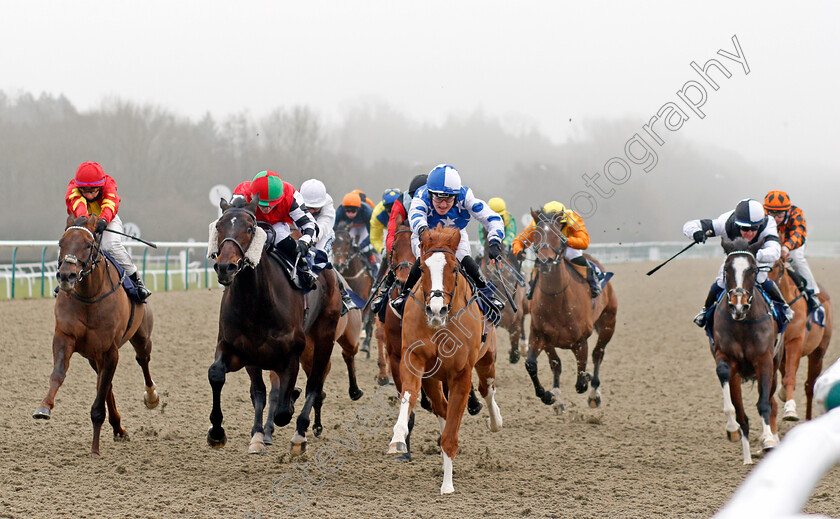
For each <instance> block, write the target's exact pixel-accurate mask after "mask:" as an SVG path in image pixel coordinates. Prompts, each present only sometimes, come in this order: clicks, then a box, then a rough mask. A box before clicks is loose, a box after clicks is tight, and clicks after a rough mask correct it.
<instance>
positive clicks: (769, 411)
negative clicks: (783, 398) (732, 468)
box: [756, 352, 779, 451]
mask: <svg viewBox="0 0 840 519" xmlns="http://www.w3.org/2000/svg"><path fill="white" fill-rule="evenodd" d="M770 355H772V352H769V353H768V354H767V355H766V356H767V357H769V356H770ZM763 364H764V365H761V366H759V367H758V369H757V370H756V371H757V374H758V403H757V404H756V408H757V409H758V414H759V415H760V416H761V420H762V422H763V430H762V431H761V448H762V449H763V450H765V451H767V450H770V449H772V448H773V447H775V446H776V445H778V443H779V440H778V437H777V434H776V433H777V432H778V427H777V425H776V410H777V408H776V401H775V399H774V398H773V393H774V392H775V391H776V367H775V366H774V365H773V359H772V358H769V359H763Z"/></svg>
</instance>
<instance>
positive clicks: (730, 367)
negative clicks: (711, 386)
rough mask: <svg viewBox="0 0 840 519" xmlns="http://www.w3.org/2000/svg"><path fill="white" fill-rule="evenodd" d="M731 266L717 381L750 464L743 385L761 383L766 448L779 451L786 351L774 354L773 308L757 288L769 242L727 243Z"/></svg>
mask: <svg viewBox="0 0 840 519" xmlns="http://www.w3.org/2000/svg"><path fill="white" fill-rule="evenodd" d="M722 245H723V250H724V251H725V252H726V261H725V262H724V265H723V272H724V280H725V282H726V292H725V294H724V297H723V300H722V301H721V302H720V304H718V305H717V308H715V313H714V322H713V324H712V336H713V339H714V350H713V352H712V354H713V355H714V357H715V364H716V365H717V376H718V380H720V384H721V387H722V389H723V413H724V415H725V416H726V433H727V437H728V438H729V440H730V441H738V439H739V438H740V440H741V447H742V450H743V454H744V465H749V464H751V463H752V456H751V455H750V442H749V436H750V426H749V419H748V418H747V415H746V413H745V412H744V402H743V400H742V399H741V384H742V382H743V381H746V380H756V379H757V380H758V404H757V405H756V407H757V408H758V414H759V415H761V419H762V421H763V422H764V423H763V426H764V427H763V431H762V434H761V442H762V448H763V449H765V450H768V449H771V448H773V447H775V446H776V444H777V443H778V441H779V436H778V429H777V427H776V408H777V406H776V400H775V399H774V398H772V396H773V393H774V392H775V391H776V369H778V367H779V359H780V358H781V348H779V351H774V344H775V343H776V336H777V335H778V332H777V330H778V328H777V325H776V320H775V319H773V317H772V315H771V312H770V305H769V304H768V303H767V302H766V301H765V300H764V297H763V296H762V295H761V293H760V292H759V290H758V287H756V281H755V280H756V275H757V273H758V266H757V263H756V259H755V253H756V251H757V250H758V249H760V248H761V246H762V245H763V242H757V243H755V244H753V245H749V246H748V245H747V241H746V240H744V239H743V238H737V239H735V240H734V241H729V240H726V239H724V240H723V241H722Z"/></svg>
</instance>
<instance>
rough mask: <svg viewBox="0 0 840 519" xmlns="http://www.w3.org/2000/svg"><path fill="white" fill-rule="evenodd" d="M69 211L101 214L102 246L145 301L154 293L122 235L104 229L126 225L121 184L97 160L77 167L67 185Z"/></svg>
mask: <svg viewBox="0 0 840 519" xmlns="http://www.w3.org/2000/svg"><path fill="white" fill-rule="evenodd" d="M64 203H65V205H66V206H67V214H68V215H73V216H75V217H77V218H78V217H80V216H98V217H99V221H98V222H97V223H96V230H97V231H98V232H99V233H101V236H102V237H101V238H100V242H99V246H100V248H101V249H102V250H103V251H105V252H107V253H108V254H110V255H111V257H112V258H114V261H116V262H117V263H119V264H120V266H121V267H122V268H123V269H125V273H126V275H128V277H129V278H131V281H132V282H133V283H134V285H135V286H136V287H137V296H138V298H139V299H140V300H141V301H144V300H145V299H146V298H147V297H149V296H150V295H151V294H152V293H151V292H149V290H148V289H147V288H146V287H145V286H144V285H143V281H142V280H141V279H140V276H139V275H138V274H137V266H136V265H134V262H133V261H132V260H131V256H130V255H129V254H128V251H127V250H126V249H125V245H123V243H122V239H121V238H120V235H119V234H115V233H113V232H103V231H105V229H109V230H112V231H115V232H117V233H122V232H123V224H122V220H120V217H119V216H118V215H117V211H118V210H119V208H120V197H119V195H117V183H116V182H115V181H114V179H113V178H112V177H111V176H110V175H106V174H105V171H104V170H103V169H102V166H100V165H99V164H98V163H96V162H83V163H82V164H80V165H79V167H78V169H77V170H76V175H75V176H74V177H73V178H72V179H71V180H70V183H69V184H68V185H67V192H66V193H65V195H64Z"/></svg>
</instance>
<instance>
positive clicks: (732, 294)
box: [723, 250, 760, 321]
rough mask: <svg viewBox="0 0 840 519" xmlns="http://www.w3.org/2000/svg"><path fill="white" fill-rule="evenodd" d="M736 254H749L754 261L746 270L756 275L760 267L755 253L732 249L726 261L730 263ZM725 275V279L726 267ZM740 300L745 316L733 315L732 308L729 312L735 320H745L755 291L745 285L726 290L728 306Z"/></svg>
mask: <svg viewBox="0 0 840 519" xmlns="http://www.w3.org/2000/svg"><path fill="white" fill-rule="evenodd" d="M735 255H742V256H747V257H748V258H751V259H752V261H751V263H752V265H751V266H750V267H749V268H748V269H746V270H745V271H744V273H745V274H746V273H753V276H755V273H756V272H758V271H759V270H760V269H759V267H757V266H756V263H757V260H756V258H755V255H754V254H753V253H752V252H750V251H745V250H737V251H732V252H730V253H729V254H727V255H726V262H725V263H729V258H730V257H731V256H735ZM723 275H724V279H725V278H726V269H725V268H724V271H723ZM738 300H740V301H741V305H742V306H743V307H744V316H743V317H741V318H737V317H735V316H734V315H732V312H733V310H732V309H730V311H729V314H730V316H731V317H732V319H733V320H735V321H744V320H745V319H746V316H747V314H749V311H750V308H751V306H752V300H753V291H752V290H750V291H748V290H747V289H746V288H744V287H734V288H730V289H728V290H727V291H726V305H727V306H729V307H731V306H732V304H733V303H732V302H733V301H738Z"/></svg>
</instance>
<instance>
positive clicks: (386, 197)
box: [382, 188, 400, 205]
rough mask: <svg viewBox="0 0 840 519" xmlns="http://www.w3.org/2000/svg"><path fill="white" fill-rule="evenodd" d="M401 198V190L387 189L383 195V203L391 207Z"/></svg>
mask: <svg viewBox="0 0 840 519" xmlns="http://www.w3.org/2000/svg"><path fill="white" fill-rule="evenodd" d="M399 197H400V190H399V189H397V188H393V189H386V190H385V192H384V193H382V202H383V203H384V204H385V205H391V204H393V203H394V202H396V201H397V198H399Z"/></svg>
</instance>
